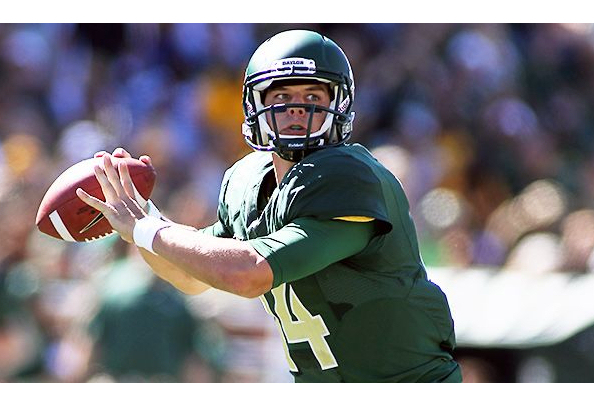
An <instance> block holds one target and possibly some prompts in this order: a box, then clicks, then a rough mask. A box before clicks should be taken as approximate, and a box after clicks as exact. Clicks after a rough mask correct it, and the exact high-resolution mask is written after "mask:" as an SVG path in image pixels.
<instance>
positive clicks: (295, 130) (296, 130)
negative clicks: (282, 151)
mask: <svg viewBox="0 0 594 406" xmlns="http://www.w3.org/2000/svg"><path fill="white" fill-rule="evenodd" d="M281 133H282V134H287V135H305V134H306V133H307V128H305V127H304V126H302V125H300V124H291V125H289V126H286V127H284V128H283V129H282V130H281Z"/></svg>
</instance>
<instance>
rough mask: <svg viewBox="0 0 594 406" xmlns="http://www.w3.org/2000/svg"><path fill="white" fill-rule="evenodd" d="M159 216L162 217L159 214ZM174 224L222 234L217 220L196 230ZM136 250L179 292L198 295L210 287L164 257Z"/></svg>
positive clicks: (216, 234)
mask: <svg viewBox="0 0 594 406" xmlns="http://www.w3.org/2000/svg"><path fill="white" fill-rule="evenodd" d="M161 218H164V217H163V216H161ZM176 225H177V226H181V227H186V228H187V229H188V230H192V231H194V232H198V233H202V234H205V235H211V236H218V235H222V227H221V226H220V224H219V222H217V223H215V224H213V225H211V226H209V227H206V228H204V229H201V230H196V229H195V228H193V227H188V226H184V225H181V224H176ZM138 251H139V252H140V255H141V256H142V258H143V259H144V261H145V262H146V263H147V264H148V265H149V266H150V267H151V269H152V270H153V272H154V273H155V274H156V275H157V276H159V277H160V278H161V279H164V280H166V281H167V282H169V283H171V284H172V285H173V286H174V287H175V288H176V289H178V290H180V291H181V292H183V293H185V294H187V295H198V294H200V293H202V292H204V291H206V290H208V289H210V288H211V286H210V285H208V284H206V283H204V282H202V281H200V280H198V279H196V278H194V277H193V276H191V275H190V274H188V273H187V272H186V271H184V270H183V269H181V268H179V267H177V266H175V265H173V264H172V263H171V262H169V261H167V260H166V259H165V258H163V257H161V256H159V255H155V254H153V253H151V252H150V251H148V250H146V249H143V248H140V247H139V248H138Z"/></svg>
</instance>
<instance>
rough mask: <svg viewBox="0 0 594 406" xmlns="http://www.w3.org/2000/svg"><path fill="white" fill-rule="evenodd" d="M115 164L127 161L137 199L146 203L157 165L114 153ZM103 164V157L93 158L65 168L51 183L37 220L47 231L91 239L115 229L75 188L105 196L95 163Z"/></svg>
mask: <svg viewBox="0 0 594 406" xmlns="http://www.w3.org/2000/svg"><path fill="white" fill-rule="evenodd" d="M112 160H113V162H114V166H115V165H117V164H118V163H119V162H121V161H124V162H126V163H127V165H128V169H129V171H130V176H131V177H132V182H133V183H134V187H135V189H136V196H135V198H136V200H137V201H138V202H139V203H140V205H141V206H144V205H145V204H146V200H148V199H149V197H150V195H151V193H152V191H153V187H154V185H155V179H156V172H155V169H154V168H153V167H152V166H150V165H147V164H145V163H144V162H142V161H140V160H138V159H134V158H115V157H112ZM96 165H99V166H100V167H103V158H91V159H86V160H84V161H81V162H79V163H77V164H75V165H72V166H71V167H70V168H68V169H66V170H65V171H64V172H63V173H62V174H61V175H60V176H58V178H57V179H56V180H55V181H54V182H53V183H52V185H51V186H50V187H49V189H48V190H47V192H46V193H45V196H44V197H43V199H42V201H41V204H40V205H39V210H38V211H37V218H36V220H35V223H36V224H37V228H39V230H40V231H41V232H43V233H45V234H47V235H51V236H52V237H55V238H59V239H62V240H65V241H92V240H96V239H98V238H103V237H107V236H108V235H110V234H112V233H114V230H113V229H112V227H111V224H109V222H108V221H107V219H106V218H105V217H104V216H103V214H102V213H101V212H99V211H97V210H96V209H94V208H92V207H91V206H89V205H87V204H86V203H84V202H83V201H82V200H80V198H79V197H78V196H77V195H76V189H78V188H79V187H80V188H82V189H83V190H84V191H85V192H87V193H88V194H90V195H91V196H94V197H96V198H98V199H101V200H105V197H104V196H103V191H102V190H101V186H100V185H99V181H98V180H97V178H96V177H95V172H94V167H95V166H96Z"/></svg>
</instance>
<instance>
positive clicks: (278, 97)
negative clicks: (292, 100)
mask: <svg viewBox="0 0 594 406" xmlns="http://www.w3.org/2000/svg"><path fill="white" fill-rule="evenodd" d="M288 99H289V95H288V94H287V93H277V94H275V95H274V100H278V101H285V100H288Z"/></svg>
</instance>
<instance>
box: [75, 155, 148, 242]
mask: <svg viewBox="0 0 594 406" xmlns="http://www.w3.org/2000/svg"><path fill="white" fill-rule="evenodd" d="M102 157H103V167H104V168H105V169H102V168H101V167H100V166H96V167H95V177H96V178H97V180H98V181H99V184H100V185H101V190H102V191H103V195H104V196H105V202H103V201H101V200H99V199H97V198H96V197H93V196H91V195H89V194H88V193H87V192H85V191H84V190H82V189H80V188H79V189H78V190H77V191H76V194H77V195H78V197H79V198H80V199H81V200H82V201H83V202H85V203H86V204H88V205H89V206H91V207H93V208H95V209H97V210H99V211H100V212H102V213H103V215H104V216H105V218H107V221H109V223H110V224H111V226H112V227H113V229H114V230H115V231H117V232H118V233H119V234H120V236H121V237H122V239H123V240H124V241H126V242H129V243H132V242H133V241H134V240H133V237H132V235H133V230H134V225H135V224H136V220H140V219H141V218H143V217H145V216H146V213H145V212H144V211H143V210H142V209H141V208H140V206H139V205H138V203H137V202H136V200H134V198H133V197H132V196H134V186H133V183H132V178H131V177H130V172H129V171H128V166H127V165H126V164H125V163H123V162H120V163H119V164H118V167H117V169H116V167H115V166H114V164H113V162H112V160H111V155H110V154H104V155H103V156H102Z"/></svg>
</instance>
